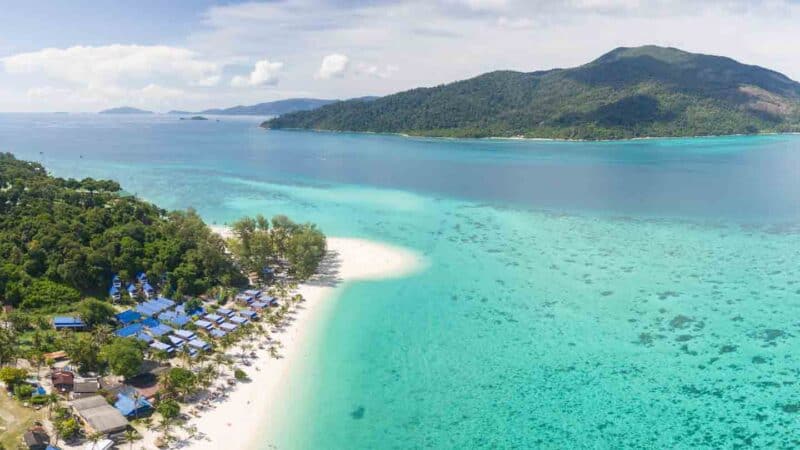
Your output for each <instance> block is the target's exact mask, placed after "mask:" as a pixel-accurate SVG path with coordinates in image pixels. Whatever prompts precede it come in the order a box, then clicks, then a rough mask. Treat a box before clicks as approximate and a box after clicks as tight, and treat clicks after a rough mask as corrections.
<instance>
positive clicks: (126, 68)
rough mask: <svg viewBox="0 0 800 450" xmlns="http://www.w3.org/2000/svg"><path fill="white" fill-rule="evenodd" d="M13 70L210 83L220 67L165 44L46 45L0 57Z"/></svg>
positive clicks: (84, 81)
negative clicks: (26, 51) (36, 49)
mask: <svg viewBox="0 0 800 450" xmlns="http://www.w3.org/2000/svg"><path fill="white" fill-rule="evenodd" d="M0 61H2V63H3V66H4V67H5V70H6V71H7V72H8V73H11V74H42V75H45V76H47V77H49V78H52V79H56V80H62V81H66V82H70V83H74V84H77V85H85V86H88V85H92V84H102V85H124V84H136V83H138V84H140V85H142V84H144V85H146V84H149V83H151V82H153V81H154V79H156V78H158V79H162V80H163V79H168V80H174V81H180V82H189V83H198V84H202V83H208V81H209V80H213V77H215V76H217V75H219V72H220V67H219V66H218V65H217V64H215V63H213V62H210V61H205V60H203V59H201V58H200V57H199V56H198V54H197V53H195V52H193V51H191V50H187V49H185V48H179V47H169V46H165V45H152V46H146V45H120V44H114V45H106V46H97V47H90V46H75V47H68V48H46V49H42V50H39V51H35V52H29V53H20V54H17V55H12V56H7V57H5V58H2V59H0Z"/></svg>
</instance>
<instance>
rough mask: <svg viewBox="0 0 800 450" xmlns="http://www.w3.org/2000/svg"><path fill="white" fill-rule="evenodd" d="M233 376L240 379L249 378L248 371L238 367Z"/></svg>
mask: <svg viewBox="0 0 800 450" xmlns="http://www.w3.org/2000/svg"><path fill="white" fill-rule="evenodd" d="M233 376H234V378H236V379H237V380H239V381H244V380H247V379H248V376H247V372H245V371H244V370H242V369H238V368H237V369H235V370H234V371H233Z"/></svg>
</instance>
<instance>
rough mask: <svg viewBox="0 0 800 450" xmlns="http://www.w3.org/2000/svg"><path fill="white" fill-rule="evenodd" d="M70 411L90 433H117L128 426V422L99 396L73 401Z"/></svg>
mask: <svg viewBox="0 0 800 450" xmlns="http://www.w3.org/2000/svg"><path fill="white" fill-rule="evenodd" d="M71 406H72V410H73V411H74V412H75V414H76V415H77V416H78V417H80V419H81V421H83V423H84V424H86V427H87V428H88V429H89V431H90V432H92V433H103V434H110V433H118V432H120V431H123V430H124V429H125V428H127V426H128V420H127V419H126V418H125V416H123V415H122V413H120V412H119V411H118V410H117V409H116V408H114V407H113V406H111V405H109V404H108V402H107V401H106V399H104V398H103V397H101V396H99V395H93V396H91V397H86V398H81V399H78V400H73V401H72V402H71Z"/></svg>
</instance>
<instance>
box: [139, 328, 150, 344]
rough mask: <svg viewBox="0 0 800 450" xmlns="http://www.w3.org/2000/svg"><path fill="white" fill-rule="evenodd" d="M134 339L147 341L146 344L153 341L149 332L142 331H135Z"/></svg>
mask: <svg viewBox="0 0 800 450" xmlns="http://www.w3.org/2000/svg"><path fill="white" fill-rule="evenodd" d="M136 339H138V340H140V341H144V342H147V343H148V344H149V343H151V342H153V337H152V336H150V335H149V334H145V333H144V331H140V332H138V333H136Z"/></svg>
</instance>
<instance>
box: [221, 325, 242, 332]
mask: <svg viewBox="0 0 800 450" xmlns="http://www.w3.org/2000/svg"><path fill="white" fill-rule="evenodd" d="M219 327H220V328H222V329H223V330H225V331H227V332H229V333H230V332H231V331H236V329H237V328H239V325H236V324H235V323H230V322H225V323H223V324H220V326H219Z"/></svg>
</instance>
